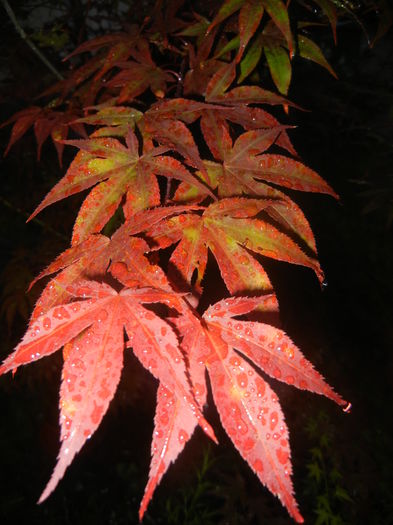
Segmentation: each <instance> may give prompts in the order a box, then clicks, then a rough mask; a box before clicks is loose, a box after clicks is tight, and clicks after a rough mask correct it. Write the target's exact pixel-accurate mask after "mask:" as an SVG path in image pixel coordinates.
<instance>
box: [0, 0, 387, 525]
mask: <svg viewBox="0 0 393 525" xmlns="http://www.w3.org/2000/svg"><path fill="white" fill-rule="evenodd" d="M38 4H40V5H41V7H40V9H41V10H37V9H38V8H37V5H38ZM96 4H97V5H98V7H99V8H100V9H101V8H102V9H101V11H100V9H98V11H97V13H98V14H97V16H96V20H95V23H96V26H94V24H93V25H92V26H91V27H90V28H89V26H88V25H87V24H86V19H85V18H83V10H82V11H81V6H82V7H83V2H77V1H75V2H72V1H70V2H58V3H57V4H56V5H58V6H62V5H65V6H66V7H67V9H69V11H68V14H69V13H71V14H72V16H68V18H67V19H66V18H65V16H66V15H65V14H63V15H62V14H61V13H60V14H59V12H58V11H53V9H51V6H52V7H53V5H54V3H53V2H40V3H38V2H30V4H29V2H27V1H25V2H15V3H13V4H12V5H13V7H14V8H15V10H16V12H17V14H18V17H19V19H20V21H21V23H23V25H24V27H25V28H26V29H28V30H29V31H30V34H41V35H44V36H43V37H42V38H44V37H45V35H47V34H49V36H52V37H53V38H52V42H51V43H50V44H49V45H48V46H47V47H43V48H41V49H43V51H44V52H45V54H46V55H47V56H48V57H49V58H50V59H51V60H52V61H53V63H55V64H56V65H57V66H58V67H61V64H60V59H61V58H62V56H64V54H65V51H64V50H65V49H72V48H73V47H74V46H75V45H77V44H78V43H79V42H80V41H83V40H84V39H85V38H86V36H89V35H90V34H91V32H92V31H95V32H97V33H99V32H100V31H104V30H106V29H107V28H108V27H110V28H116V24H117V23H120V20H121V19H122V17H124V16H126V15H125V14H124V13H126V12H127V9H129V3H127V2H118V3H117V4H118V5H117V7H116V9H115V7H114V6H115V4H116V2H96ZM127 4H128V7H127ZM141 4H143V3H141ZM108 6H109V7H108ZM146 6H148V2H146V3H145V4H144V8H146V9H147V7H146ZM33 8H34V9H33ZM1 9H2V5H0V10H1ZM78 9H79V10H78ZM105 9H106V11H105ZM65 12H66V11H65ZM34 13H35V14H34ZM119 13H120V15H119ZM134 14H135V13H134ZM104 15H105V16H104ZM91 18H92V20H93V18H94V16H93V15H92V16H91ZM0 20H1V22H0V24H1V27H0V34H1V39H2V41H1V42H0V44H1V45H0V54H1V56H0V120H1V121H5V120H6V119H7V118H9V117H10V116H11V115H12V114H13V113H14V112H15V111H17V110H19V109H22V108H24V107H26V106H27V105H29V104H30V105H31V104H32V103H34V101H33V97H34V95H35V94H37V93H38V92H39V91H40V89H42V86H43V84H44V85H48V83H50V82H51V81H52V80H53V79H52V78H51V76H50V73H49V72H48V71H47V70H46V69H45V67H44V66H43V65H42V64H41V63H40V62H39V61H38V59H37V58H36V57H35V56H34V55H33V53H32V52H31V50H30V49H29V48H28V46H27V45H26V43H25V42H23V40H21V39H20V37H19V36H18V35H17V34H16V32H15V30H14V28H13V26H12V24H11V23H10V21H9V20H8V18H7V17H6V16H4V15H3V11H1V16H0ZM105 20H106V21H105ZM363 22H364V26H365V28H366V30H367V31H369V32H370V34H373V32H375V29H376V19H375V17H372V16H369V15H366V17H365V19H364V20H363ZM56 24H58V25H57V26H56ZM53 27H55V30H53ZM40 30H41V33H39V31H40ZM42 31H43V32H42ZM316 35H317V36H316V39H318V41H319V43H320V45H321V46H322V47H323V49H324V51H325V53H326V55H327V57H328V59H329V61H330V63H331V64H332V66H333V68H334V69H335V70H336V72H337V74H338V76H339V80H335V79H334V78H332V77H331V76H330V75H329V74H328V73H327V72H326V71H324V70H322V69H321V68H319V67H318V66H316V65H315V64H311V63H308V62H306V61H304V60H298V59H295V63H294V77H293V81H292V85H291V88H290V92H289V97H290V98H291V99H292V100H294V101H295V102H296V103H298V104H299V105H301V106H302V107H303V108H305V109H307V110H308V111H305V112H302V111H297V110H291V111H290V114H289V116H288V117H285V115H284V114H283V113H282V112H280V111H278V112H276V115H277V116H278V117H279V118H280V119H281V120H283V121H284V120H285V119H287V121H288V122H290V123H292V124H296V125H297V126H298V128H297V129H295V130H293V131H292V132H291V137H292V139H293V142H294V144H295V146H296V147H297V149H298V151H299V153H300V156H301V158H302V160H303V162H304V163H305V164H307V165H308V166H310V167H312V168H314V169H315V170H316V171H318V172H319V173H320V174H321V176H322V177H324V178H325V179H326V180H327V181H328V182H329V183H330V184H331V185H332V186H333V188H334V189H335V191H336V192H337V193H338V194H339V195H340V196H341V199H340V202H336V201H334V199H332V198H331V197H328V196H320V195H311V194H298V193H296V194H295V193H294V194H293V195H294V198H295V199H296V201H297V202H298V203H299V204H300V205H301V207H302V209H303V210H304V212H305V214H306V216H307V217H308V219H309V220H310V223H311V225H312V228H313V231H314V233H315V236H316V239H317V244H318V249H319V255H320V260H321V264H322V267H323V269H324V271H325V273H326V278H327V285H326V286H324V287H323V290H322V291H321V289H320V287H319V285H318V283H317V282H316V279H315V277H314V276H313V275H312V272H311V271H309V270H306V269H300V268H297V267H294V268H292V267H289V265H285V264H280V263H276V262H274V263H273V262H270V261H266V264H267V269H268V271H269V275H270V276H271V279H272V281H273V283H274V285H275V287H276V289H277V293H278V296H279V299H280V304H281V317H282V323H283V327H284V329H285V330H286V331H287V333H288V334H289V335H290V336H291V337H292V338H293V339H294V341H295V342H296V343H297V344H298V346H299V347H300V348H301V349H302V351H303V352H304V354H305V355H306V356H307V357H308V358H309V359H310V360H311V361H312V362H313V363H314V364H315V366H316V367H317V369H318V370H319V371H320V372H321V373H322V374H323V375H324V376H325V377H326V379H327V380H328V382H329V383H330V384H332V385H333V386H334V387H335V389H336V390H337V391H338V392H340V393H341V394H342V395H343V397H344V398H346V399H349V400H350V401H351V402H352V405H353V408H352V411H351V414H344V413H343V412H342V411H341V410H340V409H339V408H338V407H336V406H335V405H333V403H331V402H330V401H328V400H326V399H322V398H320V397H318V396H315V395H311V394H308V393H305V392H303V391H297V390H295V389H291V388H290V387H287V386H282V385H280V384H278V383H277V382H276V381H273V380H272V381H271V384H272V385H273V388H274V389H275V390H276V391H277V393H278V394H279V397H280V399H281V401H282V405H283V408H284V412H285V413H286V414H287V422H288V426H289V429H290V432H291V446H292V456H293V458H292V459H293V464H294V485H295V489H296V494H297V499H298V501H299V505H300V510H301V512H302V514H303V515H304V517H305V519H306V522H307V523H309V524H314V523H315V524H317V525H319V524H324V523H326V524H328V525H335V524H336V525H340V524H344V523H345V524H365V525H366V524H370V525H379V524H381V525H388V524H390V523H393V493H392V491H391V479H392V475H391V471H392V467H393V461H392V458H393V441H392V430H393V429H392V409H391V407H392V401H393V399H392V397H393V396H392V386H393V361H392V353H391V349H392V339H393V337H392V335H393V334H392V332H393V307H392V291H393V290H392V289H393V279H392V275H391V274H392V270H393V264H392V263H393V245H392V227H393V226H392V221H393V171H392V165H393V164H392V161H393V140H392V137H393V38H392V36H393V35H392V31H390V32H388V33H387V34H386V35H385V36H384V37H382V38H381V39H380V40H379V41H377V42H376V43H375V45H374V46H373V47H370V46H369V45H368V43H367V39H366V37H365V34H364V31H363V30H362V28H361V27H360V25H359V23H358V22H357V21H356V20H354V19H353V18H351V17H344V19H343V20H342V22H340V24H339V27H338V45H337V47H334V45H333V42H332V38H331V35H330V33H329V31H328V30H327V29H324V28H320V30H319V32H317V33H316ZM37 42H39V38H38V40H37ZM41 43H42V39H41ZM266 82H267V83H268V82H269V78H268V74H267V73H266ZM267 87H270V88H272V86H269V85H268V84H267ZM268 109H269V108H268ZM9 131H10V130H9V128H7V129H2V130H0V149H1V151H4V150H5V147H6V144H7V142H8V138H9ZM35 155H36V152H35V139H34V136H33V133H32V132H29V133H28V134H27V135H26V136H25V137H24V138H23V139H22V140H21V141H19V142H18V143H17V144H16V145H15V147H14V148H13V149H12V150H11V152H10V154H9V155H8V156H7V157H6V158H4V159H2V160H1V161H0V162H1V178H2V182H1V191H0V207H1V222H0V248H1V253H0V256H1V257H0V283H1V284H0V286H1V292H0V293H1V299H0V300H1V306H0V316H1V317H0V322H1V334H2V337H1V350H0V354H1V357H2V358H3V357H5V356H6V355H8V354H9V353H10V352H11V351H12V349H13V347H14V346H15V344H17V342H18V341H19V339H20V338H21V336H22V335H23V333H24V330H25V327H26V322H27V320H28V315H29V312H30V311H31V306H32V304H34V300H35V299H36V298H37V295H38V294H39V291H40V288H39V286H37V287H36V288H34V289H33V292H32V293H30V294H29V295H26V294H25V290H26V288H27V286H28V284H29V282H30V281H31V280H32V278H33V277H34V276H35V275H36V274H37V273H38V272H39V271H40V270H42V268H44V267H45V266H46V265H47V264H48V263H49V262H50V261H51V260H53V258H54V257H55V256H56V255H58V253H60V252H61V251H62V250H64V249H65V248H66V247H67V246H68V243H69V239H70V233H71V229H72V224H73V221H74V218H75V214H76V210H77V209H78V206H79V205H80V203H81V200H82V198H83V196H76V197H72V198H69V199H66V200H65V201H62V202H60V203H57V204H56V205H54V206H52V207H50V208H49V209H47V210H45V211H44V212H43V213H42V214H40V216H39V217H38V220H36V221H33V222H31V223H29V224H27V225H26V224H25V220H26V218H27V216H28V215H29V214H30V213H31V211H32V210H33V209H34V208H35V207H36V206H37V204H38V203H39V202H40V201H41V199H42V198H43V197H44V195H45V194H46V193H47V191H48V190H49V189H50V188H51V187H52V186H53V185H54V183H55V182H56V181H57V180H58V179H59V177H60V176H61V174H62V173H64V172H65V169H66V167H67V166H68V164H69V162H70V160H71V159H72V157H73V151H71V150H70V149H69V150H67V149H66V153H65V159H64V166H65V168H63V170H60V169H59V167H58V165H57V160H56V154H55V150H54V147H53V145H52V144H49V142H48V143H47V144H45V146H44V148H43V153H42V159H41V161H40V162H38V163H37V162H36V160H35ZM206 285H207V287H208V286H209V282H208V281H207V282H206ZM58 354H59V355H54V356H51V357H49V358H46V359H44V360H42V361H40V362H37V363H35V364H34V365H32V366H29V367H25V368H23V369H21V370H19V371H18V373H17V374H16V376H15V378H14V379H12V378H11V376H10V374H8V375H7V376H5V377H2V378H1V381H0V410H1V412H0V414H1V426H0V450H1V466H0V473H1V474H0V475H1V486H2V488H1V493H0V520H1V523H3V524H5V525H8V524H13V523H23V524H24V523H29V524H32V525H33V524H34V525H35V524H52V523H56V524H59V525H63V524H64V525H68V524H71V523H72V524H75V525H76V524H78V525H79V524H81V525H82V524H83V525H89V524H136V523H137V522H138V520H137V510H138V506H139V501H140V499H141V497H142V494H143V489H144V485H145V483H146V481H147V475H148V464H149V456H150V441H151V434H152V429H153V415H154V402H155V399H154V398H155V388H156V385H155V382H154V381H153V380H152V379H151V378H150V377H149V375H148V374H147V373H146V372H145V371H144V370H143V369H142V368H141V366H140V365H139V364H138V363H137V362H136V360H135V359H133V357H132V356H130V355H126V357H125V367H124V370H123V374H122V379H121V384H120V387H119V390H118V392H117V394H116V397H115V399H114V401H113V402H112V404H111V407H110V410H109V411H108V413H107V415H106V416H105V418H104V420H103V422H102V424H101V426H100V428H99V430H98V431H97V432H96V434H95V435H94V437H93V438H92V439H91V440H90V441H89V442H88V443H87V444H86V445H85V447H84V448H83V450H82V451H81V453H80V454H79V455H78V456H77V457H76V458H75V460H74V462H73V464H72V465H71V466H70V468H69V469H68V470H67V472H66V475H65V477H64V479H63V480H62V481H61V482H60V484H59V486H58V488H57V489H56V491H55V493H54V494H53V495H52V496H51V497H50V498H49V499H48V501H47V502H45V503H44V504H42V505H40V506H37V505H36V504H35V502H36V500H37V499H38V497H39V495H40V494H41V492H42V489H43V488H44V486H45V484H46V482H47V480H48V479H49V476H50V473H51V471H52V469H53V466H54V464H55V458H56V454H57V451H58V448H59V445H58V408H57V405H58V388H59V382H60V373H61V355H60V352H59V353H58ZM212 405H213V404H212V402H210V403H209V408H208V412H207V415H208V418H209V419H210V420H211V421H212V423H213V426H214V427H215V429H217V434H218V437H219V439H220V441H221V445H220V446H219V447H215V446H212V447H210V446H209V443H208V441H207V439H206V438H205V436H204V435H202V433H199V432H198V433H197V435H194V437H193V438H192V440H191V442H190V443H189V444H188V445H187V447H186V449H185V451H184V453H182V455H181V456H180V457H179V459H178V461H177V463H176V464H175V465H174V466H173V467H171V468H170V470H169V472H168V474H167V475H166V476H165V477H164V479H163V481H162V483H161V485H160V487H159V488H158V489H157V491H156V494H155V497H154V498H153V502H152V503H151V505H150V507H149V509H148V512H147V514H146V518H145V523H146V524H149V525H150V524H165V523H169V524H184V525H186V524H187V525H197V524H202V523H203V524H209V523H219V524H222V525H224V524H229V525H237V524H239V525H240V524H265V523H266V524H267V523H268V524H269V525H281V524H283V525H284V524H289V523H291V520H290V518H289V517H288V515H287V514H286V511H285V510H284V509H282V508H281V505H280V504H279V502H278V500H276V499H275V498H274V497H273V496H272V495H270V494H269V493H268V491H267V490H266V489H264V488H263V487H262V486H260V484H259V483H258V481H257V479H256V477H255V476H254V475H253V474H252V472H251V471H250V470H249V469H248V467H247V465H246V464H245V463H244V462H243V461H242V459H241V458H240V456H239V454H238V453H237V451H236V450H235V449H234V447H233V446H232V445H231V444H230V442H229V439H228V438H226V436H225V435H224V432H223V430H222V428H221V426H220V423H219V421H218V417H217V415H216V412H215V410H214V407H213V406H212Z"/></svg>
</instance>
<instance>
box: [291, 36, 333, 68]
mask: <svg viewBox="0 0 393 525" xmlns="http://www.w3.org/2000/svg"><path fill="white" fill-rule="evenodd" d="M298 45H299V55H300V56H301V57H303V58H306V59H308V60H312V61H313V62H316V63H317V64H319V65H320V66H322V67H324V68H325V69H327V70H328V71H329V73H330V74H331V75H333V76H334V77H335V78H337V75H336V73H335V72H334V69H333V68H332V67H331V65H330V64H329V62H328V61H327V60H326V58H325V57H324V56H323V53H322V51H321V48H320V47H318V46H317V44H316V43H315V42H313V41H312V40H310V39H309V38H307V37H306V36H304V35H299V36H298Z"/></svg>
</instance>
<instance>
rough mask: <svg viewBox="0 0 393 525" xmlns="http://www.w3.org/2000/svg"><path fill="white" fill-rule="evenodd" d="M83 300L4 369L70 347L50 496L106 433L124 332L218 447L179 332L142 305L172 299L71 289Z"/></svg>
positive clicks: (89, 286)
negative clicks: (94, 437)
mask: <svg viewBox="0 0 393 525" xmlns="http://www.w3.org/2000/svg"><path fill="white" fill-rule="evenodd" d="M67 291H68V293H69V294H70V295H72V296H74V297H75V298H86V299H84V300H81V301H75V302H72V303H69V304H66V305H61V306H58V307H54V308H52V309H51V310H49V311H48V312H47V313H46V314H44V315H43V316H41V317H38V318H37V319H36V320H35V321H34V322H33V323H32V324H31V325H30V327H29V329H28V331H27V333H26V335H25V337H24V338H23V339H22V341H21V343H20V344H19V345H18V346H17V347H16V349H15V351H14V353H13V354H11V355H10V356H9V357H8V358H7V359H6V360H5V361H4V363H3V365H2V366H1V367H0V374H2V373H5V372H7V371H9V370H14V369H15V368H17V367H18V366H20V365H23V364H27V363H29V362H32V361H35V360H37V359H40V358H41V357H45V356H46V355H49V354H51V353H53V352H54V351H55V350H57V349H59V348H60V347H61V346H63V345H65V344H66V343H68V342H69V343H70V344H69V345H68V346H67V348H66V349H65V364H64V370H63V383H62V387H61V398H60V408H61V428H62V430H61V440H62V442H63V443H62V446H61V449H60V452H59V456H58V463H57V465H56V467H55V470H54V472H53V475H52V477H51V479H50V481H49V483H48V485H47V487H46V489H45V490H44V492H43V494H42V496H41V498H40V501H43V500H44V499H45V498H47V497H48V496H49V494H50V493H51V492H52V491H53V490H54V488H55V487H56V485H57V483H58V481H59V480H60V479H61V478H62V476H63V475H64V472H65V470H66V468H67V466H68V465H69V464H70V463H71V461H72V459H73V457H74V456H75V454H76V453H77V452H78V451H79V450H80V449H81V448H82V446H83V444H84V443H85V441H86V439H87V438H88V437H89V436H90V435H91V434H92V433H93V432H94V431H95V430H96V429H97V428H98V426H99V423H100V422H101V420H102V417H103V416H104V414H105V412H106V410H107V408H108V406H109V402H110V400H111V399H112V397H113V395H114V393H115V390H116V387H117V384H118V381H119V377H120V371H121V369H122V350H123V347H124V341H123V326H124V327H125V329H126V332H127V335H128V337H129V340H130V343H129V345H130V346H132V347H133V350H134V353H135V354H136V356H137V357H138V359H139V360H140V361H141V363H142V364H143V365H144V366H145V367H146V368H147V369H148V370H150V372H151V373H152V374H153V375H154V376H155V377H156V378H157V379H158V380H159V381H160V382H161V383H162V384H163V385H164V386H166V387H168V388H169V389H170V390H171V392H173V394H174V395H175V396H176V398H178V399H181V400H182V403H184V404H185V405H186V406H187V409H188V410H189V411H190V412H191V415H192V418H194V419H195V420H196V421H197V423H198V424H199V425H201V426H202V428H203V430H204V431H205V432H206V433H207V434H208V435H209V436H210V437H212V438H213V439H214V440H215V437H214V433H213V431H212V429H211V427H210V425H209V424H208V423H207V422H206V420H205V419H204V418H203V416H202V414H201V412H200V409H199V408H198V406H197V405H196V404H195V401H194V399H193V396H192V395H191V393H190V388H189V383H188V380H187V376H186V371H185V364H184V360H183V356H182V353H181V351H180V349H179V347H178V342H177V338H176V335H175V333H174V331H173V329H172V328H171V327H170V326H169V325H168V323H166V322H165V321H164V320H162V319H161V318H159V317H158V316H157V315H156V314H154V313H153V312H151V311H149V310H146V309H145V308H144V307H143V306H142V304H141V303H152V302H163V301H164V300H166V299H165V298H168V292H164V293H162V292H160V291H159V290H152V289H142V288H139V289H125V290H124V291H121V292H120V293H119V294H118V293H117V292H116V291H115V290H113V288H111V287H110V286H108V285H106V284H100V283H97V282H94V281H79V282H78V283H75V284H74V285H73V286H69V287H68V289H67ZM75 338H76V339H75Z"/></svg>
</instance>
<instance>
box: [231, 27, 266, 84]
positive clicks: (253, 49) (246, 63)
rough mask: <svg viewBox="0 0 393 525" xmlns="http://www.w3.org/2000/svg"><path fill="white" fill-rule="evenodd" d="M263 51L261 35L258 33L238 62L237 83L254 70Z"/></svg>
mask: <svg viewBox="0 0 393 525" xmlns="http://www.w3.org/2000/svg"><path fill="white" fill-rule="evenodd" d="M262 51H263V37H262V34H261V33H260V34H259V35H257V36H256V38H255V39H254V41H253V42H252V44H251V45H250V47H249V48H248V51H247V52H246V54H245V55H244V57H243V59H242V61H241V62H240V75H239V77H238V79H237V83H238V84H241V83H242V82H243V80H244V79H245V78H246V77H248V75H249V74H250V73H252V72H253V71H254V69H255V68H256V66H257V65H258V62H259V61H260V59H261V56H262Z"/></svg>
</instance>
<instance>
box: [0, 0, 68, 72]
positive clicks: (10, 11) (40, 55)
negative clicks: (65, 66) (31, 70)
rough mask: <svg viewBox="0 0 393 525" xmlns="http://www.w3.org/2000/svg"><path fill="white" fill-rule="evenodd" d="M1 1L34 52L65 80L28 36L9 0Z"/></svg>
mask: <svg viewBox="0 0 393 525" xmlns="http://www.w3.org/2000/svg"><path fill="white" fill-rule="evenodd" d="M1 3H2V4H3V6H4V9H5V10H6V11H7V14H8V16H9V17H10V20H11V22H12V23H13V24H14V26H15V29H16V30H17V32H18V33H19V34H20V36H21V37H22V38H23V40H24V41H25V42H26V44H27V45H28V46H29V47H30V48H31V49H32V50H33V51H34V53H35V54H36V55H37V56H38V58H39V59H40V60H41V62H43V63H44V64H45V65H46V67H47V68H48V69H50V71H51V72H52V73H53V74H54V75H55V76H56V77H57V78H58V79H59V80H64V77H63V75H62V74H61V73H59V71H57V69H56V68H55V67H54V66H53V65H52V64H51V63H50V62H49V60H48V59H47V58H46V57H45V56H44V55H43V54H42V53H41V51H40V50H39V49H38V47H37V46H36V45H35V44H34V42H32V41H31V40H30V38H29V37H28V36H27V34H26V33H25V31H24V30H23V28H22V26H21V25H20V23H19V22H18V20H17V18H16V16H15V13H14V12H13V10H12V9H11V6H10V4H9V3H8V1H7V0H1Z"/></svg>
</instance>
